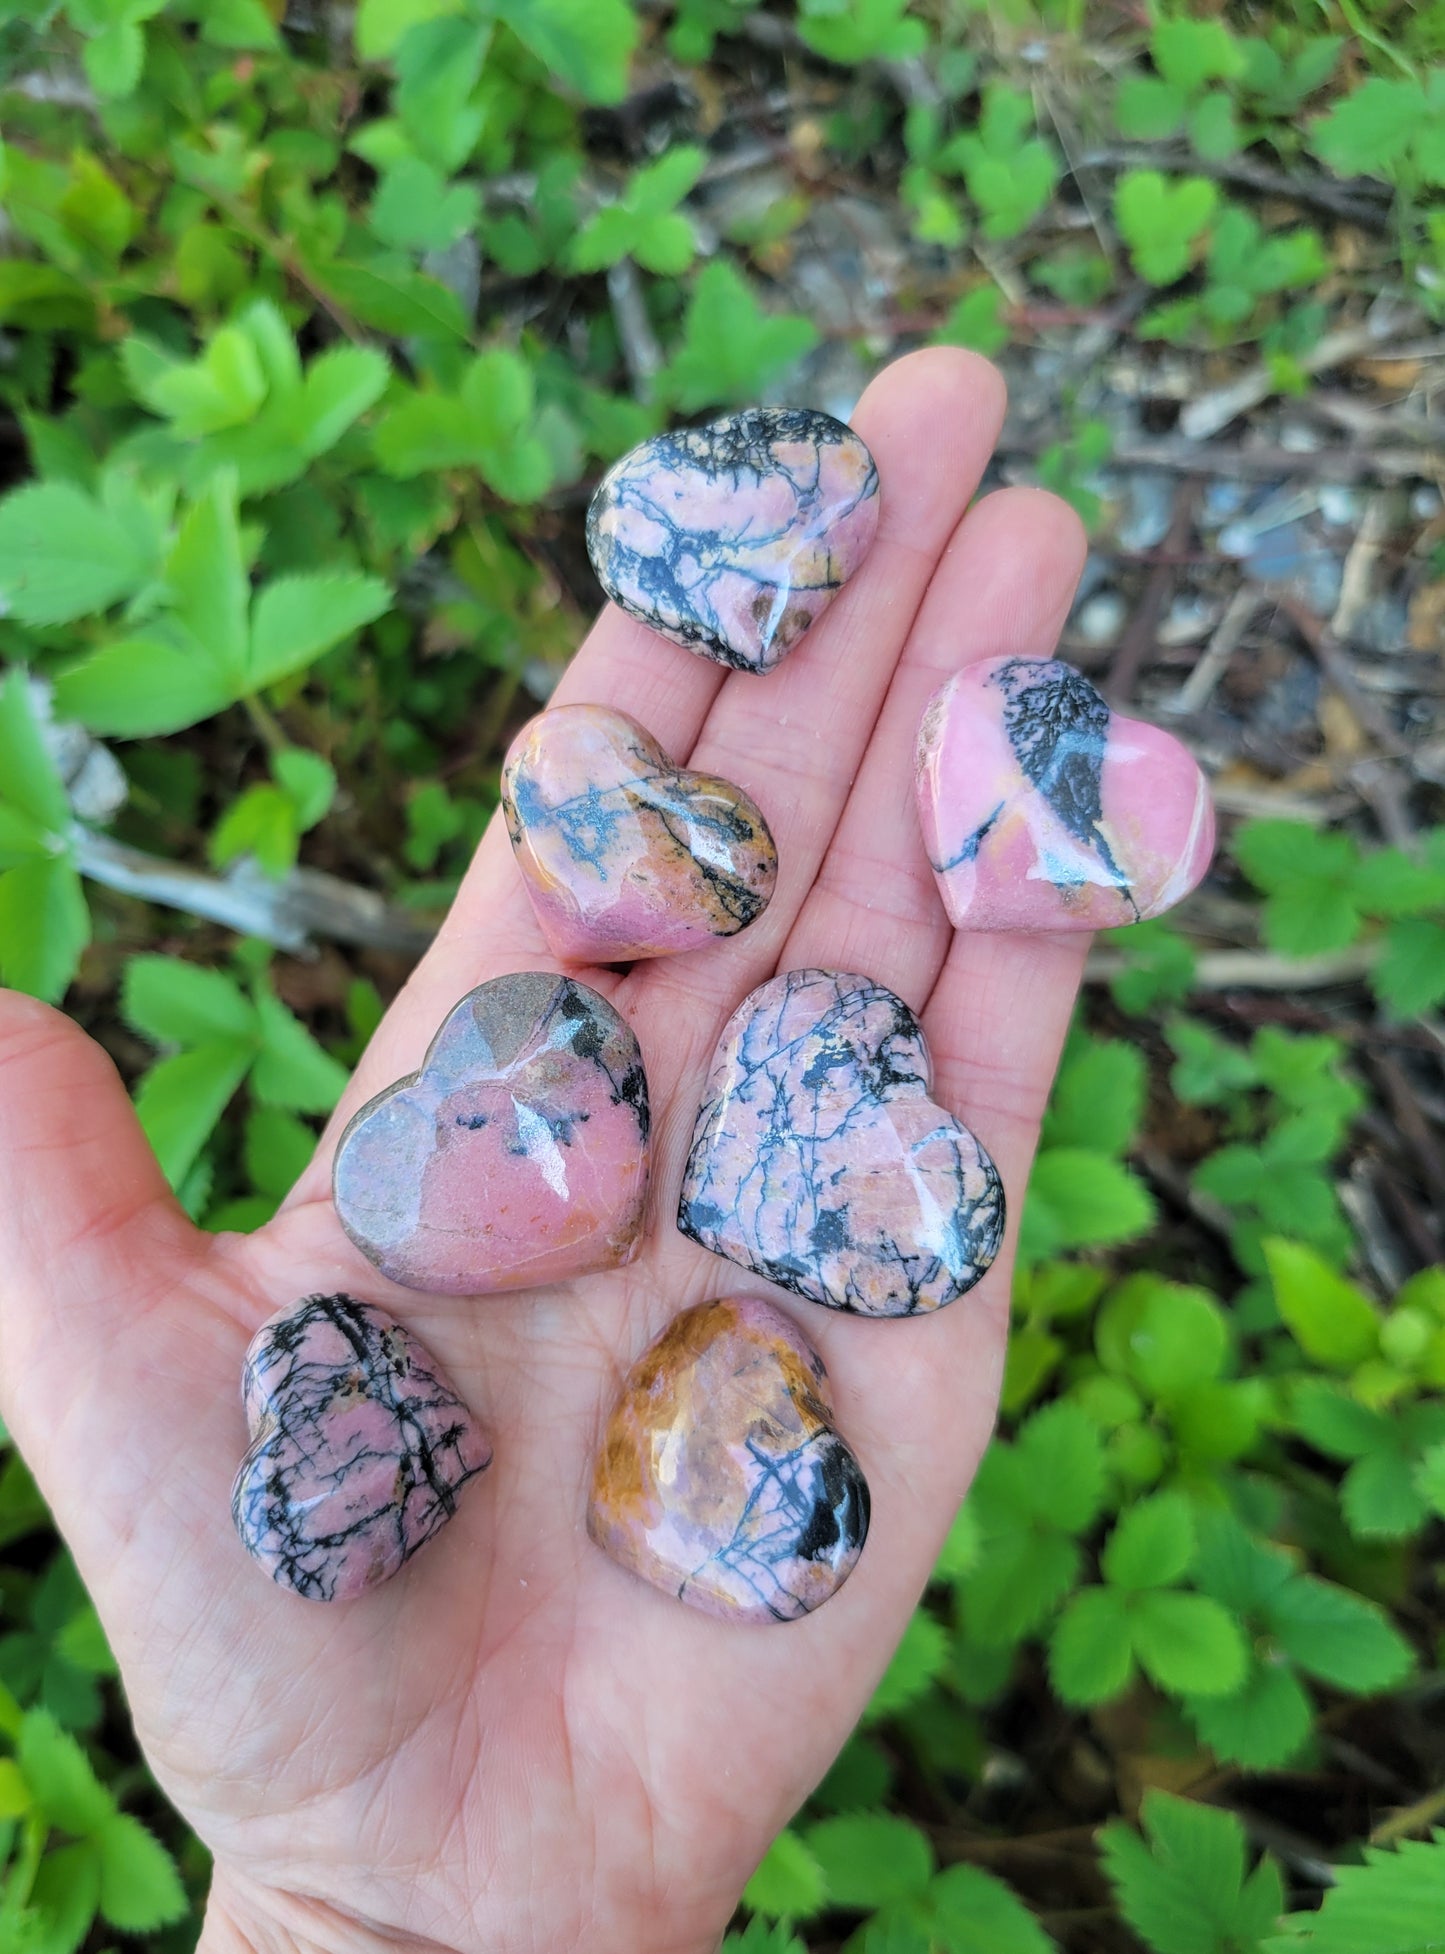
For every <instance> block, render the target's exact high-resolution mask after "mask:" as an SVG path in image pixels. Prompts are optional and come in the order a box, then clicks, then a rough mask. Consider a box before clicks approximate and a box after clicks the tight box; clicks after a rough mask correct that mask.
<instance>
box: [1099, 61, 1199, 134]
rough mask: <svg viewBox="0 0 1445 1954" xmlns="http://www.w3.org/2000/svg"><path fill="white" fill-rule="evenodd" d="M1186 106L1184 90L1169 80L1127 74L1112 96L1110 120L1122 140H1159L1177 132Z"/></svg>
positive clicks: (1187, 103)
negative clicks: (1112, 119) (1111, 117)
mask: <svg viewBox="0 0 1445 1954" xmlns="http://www.w3.org/2000/svg"><path fill="white" fill-rule="evenodd" d="M1188 106H1189V100H1188V96H1187V95H1186V93H1185V91H1184V90H1183V89H1182V88H1176V87H1175V86H1174V84H1173V83H1172V82H1167V81H1160V80H1157V79H1156V78H1155V77H1154V76H1153V75H1130V76H1129V77H1127V79H1126V80H1124V81H1122V82H1121V83H1120V84H1119V90H1118V93H1117V94H1116V95H1115V97H1114V120H1115V122H1116V123H1117V124H1118V128H1119V134H1120V135H1121V136H1123V137H1124V138H1125V139H1126V141H1129V142H1162V141H1163V140H1164V138H1165V137H1167V136H1173V135H1176V134H1177V133H1178V131H1179V129H1180V128H1181V126H1182V125H1183V122H1184V113H1185V110H1186V109H1187V108H1188Z"/></svg>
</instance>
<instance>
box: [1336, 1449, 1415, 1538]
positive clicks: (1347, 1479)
mask: <svg viewBox="0 0 1445 1954" xmlns="http://www.w3.org/2000/svg"><path fill="white" fill-rule="evenodd" d="M1340 1505H1341V1508H1342V1509H1343V1511H1344V1516H1345V1524H1346V1525H1347V1526H1348V1527H1349V1529H1350V1531H1351V1533H1355V1534H1359V1535H1360V1536H1362V1538H1364V1539H1367V1540H1403V1539H1405V1538H1406V1537H1407V1536H1408V1535H1410V1534H1412V1533H1415V1532H1416V1531H1417V1530H1418V1529H1419V1528H1420V1527H1421V1526H1423V1524H1424V1523H1425V1521H1426V1519H1427V1518H1428V1517H1429V1509H1428V1507H1427V1506H1426V1504H1425V1501H1424V1499H1423V1498H1422V1497H1421V1494H1420V1491H1419V1488H1418V1487H1417V1486H1416V1484H1415V1479H1414V1461H1413V1460H1412V1459H1411V1458H1410V1457H1409V1456H1408V1455H1407V1453H1406V1452H1405V1451H1404V1449H1403V1448H1402V1447H1401V1446H1400V1444H1399V1443H1398V1439H1397V1437H1396V1435H1395V1434H1394V1432H1393V1431H1392V1432H1391V1436H1390V1442H1389V1443H1388V1444H1387V1445H1385V1446H1382V1447H1381V1449H1380V1450H1379V1451H1377V1452H1370V1453H1367V1454H1366V1456H1365V1457H1364V1458H1362V1459H1357V1460H1356V1461H1355V1463H1354V1464H1353V1465H1352V1466H1351V1467H1350V1469H1349V1471H1348V1472H1347V1473H1346V1474H1345V1476H1344V1479H1343V1480H1342V1482H1341V1484H1340Z"/></svg>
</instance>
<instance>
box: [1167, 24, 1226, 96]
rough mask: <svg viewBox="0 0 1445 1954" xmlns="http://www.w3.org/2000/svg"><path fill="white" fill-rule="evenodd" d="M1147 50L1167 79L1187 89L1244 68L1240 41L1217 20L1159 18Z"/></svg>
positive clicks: (1177, 86)
mask: <svg viewBox="0 0 1445 1954" xmlns="http://www.w3.org/2000/svg"><path fill="white" fill-rule="evenodd" d="M1149 52H1150V54H1151V55H1152V56H1153V57H1154V66H1155V67H1156V68H1157V69H1158V70H1159V72H1160V74H1161V75H1163V77H1164V79H1165V80H1166V81H1168V82H1172V83H1173V84H1174V86H1175V87H1176V88H1182V89H1187V90H1190V91H1193V90H1194V89H1196V88H1200V87H1202V86H1203V84H1204V83H1205V82H1209V81H1230V80H1233V79H1234V77H1235V76H1237V75H1239V74H1242V73H1243V71H1244V56H1243V54H1242V53H1241V51H1240V48H1239V44H1238V43H1237V42H1236V40H1235V38H1234V36H1233V35H1232V34H1231V33H1230V31H1229V29H1228V28H1227V27H1226V26H1225V25H1224V23H1223V21H1219V20H1190V19H1188V18H1187V17H1185V16H1179V17H1177V18H1175V19H1172V20H1161V21H1160V22H1159V24H1158V26H1157V27H1156V28H1155V29H1154V32H1153V33H1152V34H1151V35H1150V36H1149Z"/></svg>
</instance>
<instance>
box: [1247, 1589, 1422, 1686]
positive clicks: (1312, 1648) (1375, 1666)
mask: <svg viewBox="0 0 1445 1954" xmlns="http://www.w3.org/2000/svg"><path fill="white" fill-rule="evenodd" d="M1265 1618H1266V1620H1267V1621H1268V1624H1269V1627H1270V1629H1271V1631H1272V1632H1273V1634H1274V1637H1275V1639H1276V1641H1277V1642H1278V1643H1279V1645H1280V1647H1281V1648H1282V1649H1284V1650H1285V1651H1286V1652H1287V1653H1288V1654H1289V1655H1291V1656H1292V1657H1293V1658H1294V1660H1295V1661H1296V1662H1297V1663H1298V1664H1299V1666H1300V1668H1301V1669H1303V1670H1304V1672H1305V1674H1306V1675H1308V1676H1316V1677H1318V1678H1319V1680H1320V1681H1321V1682H1322V1683H1330V1684H1333V1686H1334V1687H1335V1688H1336V1689H1347V1690H1351V1691H1353V1692H1354V1693H1355V1694H1356V1695H1368V1694H1370V1693H1372V1692H1374V1691H1376V1690H1382V1689H1393V1688H1394V1686H1395V1685H1396V1684H1397V1683H1398V1682H1400V1681H1401V1680H1402V1679H1403V1678H1404V1677H1405V1676H1407V1675H1408V1674H1409V1673H1410V1671H1411V1670H1412V1669H1413V1668H1414V1666H1415V1656H1414V1651H1413V1650H1412V1649H1411V1647H1410V1644H1409V1643H1408V1642H1407V1641H1406V1640H1405V1638H1404V1636H1402V1635H1401V1634H1400V1633H1399V1632H1398V1631H1397V1630H1396V1629H1395V1628H1394V1627H1393V1626H1392V1625H1391V1623H1390V1621H1389V1619H1388V1617H1387V1616H1386V1615H1385V1613H1384V1611H1383V1610H1382V1609H1380V1608H1377V1607H1376V1606H1375V1604H1374V1603H1373V1602H1371V1601H1366V1600H1365V1599H1364V1597H1363V1596H1362V1595H1358V1594H1351V1593H1350V1591H1349V1590H1348V1589H1347V1588H1340V1587H1336V1586H1335V1584H1334V1583H1333V1582H1332V1581H1321V1580H1318V1579H1317V1578H1316V1577H1315V1576H1314V1575H1312V1574H1296V1575H1294V1576H1293V1577H1292V1578H1291V1579H1290V1580H1289V1581H1287V1582H1286V1583H1285V1585H1284V1586H1283V1587H1282V1588H1281V1589H1280V1590H1279V1591H1278V1593H1277V1594H1275V1595H1274V1596H1273V1597H1272V1598H1271V1600H1270V1601H1269V1603H1268V1604H1267V1607H1266V1610H1265Z"/></svg>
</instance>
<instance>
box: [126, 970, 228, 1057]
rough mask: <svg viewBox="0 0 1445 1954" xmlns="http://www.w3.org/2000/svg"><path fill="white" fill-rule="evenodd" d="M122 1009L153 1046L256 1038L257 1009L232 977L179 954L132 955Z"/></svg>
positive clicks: (135, 1028) (131, 1024)
mask: <svg viewBox="0 0 1445 1954" xmlns="http://www.w3.org/2000/svg"><path fill="white" fill-rule="evenodd" d="M120 1012H121V1016H122V1017H123V1018H124V1019H125V1021H126V1023H127V1024H128V1025H129V1026H130V1027H131V1029H132V1030H133V1031H138V1032H139V1033H140V1035H141V1036H142V1037H143V1038H148V1039H150V1041H151V1043H152V1044H154V1045H161V1046H165V1045H204V1044H214V1043H215V1042H217V1041H218V1040H219V1041H222V1042H225V1041H227V1040H237V1041H242V1040H245V1039H248V1038H252V1039H253V1038H255V1037H256V1036H257V1021H256V1013H255V1010H254V1009H253V1008H252V1005H251V1002H250V1000H249V999H248V998H247V997H246V996H245V994H244V993H243V992H242V990H241V987H240V985H239V984H237V983H236V982H235V981H234V980H233V979H232V978H230V977H227V976H225V975H224V974H223V973H222V972H221V971H219V970H202V969H201V968H200V966H199V965H197V964H193V963H186V962H184V961H183V960H182V959H181V958H180V957H156V956H145V957H132V958H131V959H130V961H129V963H127V965H126V967H125V976H124V978H123V979H122V982H121V994H120Z"/></svg>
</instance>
